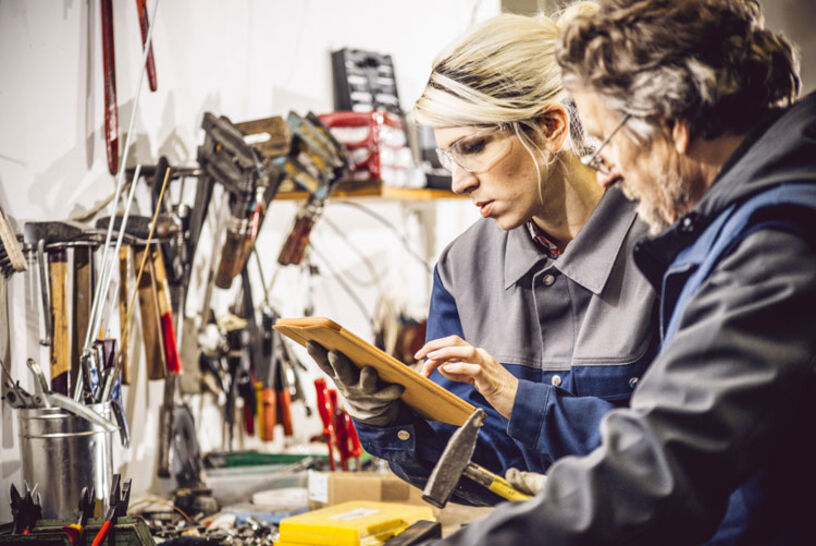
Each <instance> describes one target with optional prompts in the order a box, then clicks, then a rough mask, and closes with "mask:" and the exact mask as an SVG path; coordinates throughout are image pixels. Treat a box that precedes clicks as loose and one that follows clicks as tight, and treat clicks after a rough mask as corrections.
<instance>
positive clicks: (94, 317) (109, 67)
mask: <svg viewBox="0 0 816 546" xmlns="http://www.w3.org/2000/svg"><path fill="white" fill-rule="evenodd" d="M100 2H101V6H102V9H101V11H102V17H101V19H102V39H103V53H104V57H105V58H106V59H109V60H110V63H108V62H107V61H106V62H105V63H104V68H105V91H106V100H105V116H106V118H105V121H106V123H105V136H106V148H107V149H108V151H109V153H108V169H109V170H110V171H111V173H112V174H113V173H117V176H116V189H115V190H114V192H113V198H112V199H111V209H110V218H111V221H110V222H109V224H108V228H107V235H106V236H105V243H104V246H103V248H104V252H103V254H102V262H101V263H102V267H101V270H100V274H99V281H100V282H99V283H98V284H97V287H96V291H95V292H94V299H93V304H92V306H91V319H90V321H89V327H88V335H87V336H86V338H85V342H84V344H83V345H82V352H81V356H80V362H83V364H82V367H83V368H85V367H86V364H85V363H87V361H88V359H90V358H91V357H92V352H91V346H92V344H93V339H94V337H95V336H96V335H97V331H98V330H97V328H98V326H99V323H100V321H101V318H102V317H101V311H102V306H103V305H104V302H105V301H106V300H107V295H108V290H109V289H110V284H111V272H112V270H113V267H114V264H115V263H118V260H119V249H120V248H121V241H122V236H123V234H124V224H125V223H126V218H127V216H128V214H129V212H130V204H131V202H132V199H133V191H134V189H135V187H136V184H135V183H134V184H132V185H131V191H130V194H129V196H128V199H127V203H126V204H125V214H124V217H123V219H122V224H123V226H122V228H121V229H120V230H119V237H118V238H117V242H116V247H115V249H114V251H113V257H112V259H111V258H109V254H110V250H111V249H110V248H109V245H110V241H111V238H112V235H113V219H114V217H115V215H116V211H117V210H118V207H119V197H120V195H121V192H122V188H124V186H125V168H124V166H125V164H126V163H127V159H128V154H129V152H130V146H131V142H132V137H133V127H134V122H135V120H136V114H137V113H138V111H139V97H140V96H141V89H142V83H143V82H144V74H145V67H146V66H147V58H148V53H149V52H150V51H151V48H143V56H142V62H141V64H140V65H138V66H139V81H138V84H137V85H136V94H135V95H134V98H133V110H132V112H131V115H130V122H129V124H128V131H127V138H126V139H125V148H124V150H123V152H122V162H121V163H120V162H119V161H118V138H119V136H118V127H117V126H118V120H116V117H115V116H116V98H115V80H114V77H115V68H114V66H113V14H112V8H111V1H110V0H100ZM158 8H159V0H155V2H154V3H153V22H154V24H153V25H149V27H148V30H147V36H146V37H145V39H144V42H145V43H148V44H150V43H151V37H152V35H153V28H154V27H155V21H156V16H157V13H158ZM145 22H146V19H145ZM109 83H110V84H112V85H111V86H110V88H111V89H112V90H113V92H114V93H113V97H112V100H111V97H110V96H109V94H108V89H109V85H108V84H109ZM111 114H113V115H114V118H113V119H114V120H116V123H109V122H110V121H111V119H110V115H111ZM111 129H113V130H112V131H111ZM112 139H113V140H115V142H111V140H112ZM111 167H114V168H113V169H111ZM117 167H118V169H117ZM140 168H141V167H137V170H139V169H140ZM133 179H134V180H138V179H139V175H138V173H136V174H135V175H134V177H133ZM148 239H149V237H148ZM82 378H83V374H79V375H78V376H77V385H76V387H75V389H74V399H75V400H80V399H81V398H82V397H83V396H84V395H85V394H86V391H85V389H83V388H82V385H81V381H82Z"/></svg>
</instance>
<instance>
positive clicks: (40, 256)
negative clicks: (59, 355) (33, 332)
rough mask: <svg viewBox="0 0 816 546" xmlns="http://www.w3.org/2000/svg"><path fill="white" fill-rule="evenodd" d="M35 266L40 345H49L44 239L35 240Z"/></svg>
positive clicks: (49, 297)
mask: <svg viewBox="0 0 816 546" xmlns="http://www.w3.org/2000/svg"><path fill="white" fill-rule="evenodd" d="M37 266H38V269H39V273H40V300H41V301H42V311H43V324H44V326H45V338H43V339H41V340H40V345H45V346H50V345H51V294H50V290H49V287H48V270H47V269H46V267H45V239H40V240H39V241H37Z"/></svg>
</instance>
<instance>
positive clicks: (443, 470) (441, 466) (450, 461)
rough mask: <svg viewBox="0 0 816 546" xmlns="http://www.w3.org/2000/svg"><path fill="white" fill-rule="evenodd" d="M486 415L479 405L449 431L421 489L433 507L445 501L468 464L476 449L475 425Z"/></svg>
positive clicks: (441, 506)
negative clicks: (458, 425)
mask: <svg viewBox="0 0 816 546" xmlns="http://www.w3.org/2000/svg"><path fill="white" fill-rule="evenodd" d="M486 416H487V414H486V413H485V412H484V410H483V409H481V408H477V409H476V411H474V412H473V413H471V414H470V417H468V420H467V421H466V422H465V424H464V425H462V426H461V427H460V428H459V429H458V430H457V431H456V432H454V433H453V435H452V436H451V437H450V440H448V445H447V446H445V451H443V452H442V456H441V457H440V458H439V461H437V463H436V466H435V467H434V469H433V472H431V476H430V477H429V478H428V482H427V483H426V484H425V489H424V490H423V491H422V498H423V500H426V501H428V502H429V503H431V504H433V505H434V506H436V507H437V508H443V507H444V506H445V504H447V502H448V499H449V498H450V496H451V494H452V493H453V489H454V488H455V487H456V484H457V483H459V479H460V478H461V477H462V473H463V472H464V471H465V468H466V467H467V465H468V464H470V458H471V457H473V451H474V450H475V449H476V440H477V439H478V437H479V428H481V426H482V425H483V424H484V420H485V417H486Z"/></svg>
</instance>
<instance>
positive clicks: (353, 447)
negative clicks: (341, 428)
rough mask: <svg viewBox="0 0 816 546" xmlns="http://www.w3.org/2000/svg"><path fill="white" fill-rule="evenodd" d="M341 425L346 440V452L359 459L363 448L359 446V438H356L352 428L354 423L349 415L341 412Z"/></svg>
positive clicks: (355, 430)
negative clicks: (344, 429)
mask: <svg viewBox="0 0 816 546" xmlns="http://www.w3.org/2000/svg"><path fill="white" fill-rule="evenodd" d="M343 423H344V425H345V428H346V437H347V438H348V443H349V445H348V451H349V455H351V456H352V457H360V456H362V454H363V446H362V445H361V444H360V437H359V436H357V429H356V428H354V421H352V420H351V415H349V414H348V412H347V411H345V410H343Z"/></svg>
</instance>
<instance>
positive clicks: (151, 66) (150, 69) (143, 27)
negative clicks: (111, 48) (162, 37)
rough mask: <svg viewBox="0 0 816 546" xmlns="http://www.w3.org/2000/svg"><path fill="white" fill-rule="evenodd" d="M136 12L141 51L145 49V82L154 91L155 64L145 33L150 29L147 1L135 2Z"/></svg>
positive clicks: (150, 43)
mask: <svg viewBox="0 0 816 546" xmlns="http://www.w3.org/2000/svg"><path fill="white" fill-rule="evenodd" d="M136 10H137V11H138V12H139V30H140V31H141V32H142V49H147V64H146V66H145V68H146V69H147V81H148V83H149V84H150V90H151V91H155V90H156V89H157V88H158V83H157V82H156V63H155V61H154V60H153V43H152V41H151V42H148V41H147V31H148V30H149V28H150V22H149V21H148V18H147V0H136Z"/></svg>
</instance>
